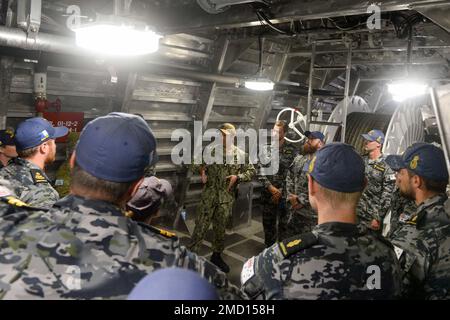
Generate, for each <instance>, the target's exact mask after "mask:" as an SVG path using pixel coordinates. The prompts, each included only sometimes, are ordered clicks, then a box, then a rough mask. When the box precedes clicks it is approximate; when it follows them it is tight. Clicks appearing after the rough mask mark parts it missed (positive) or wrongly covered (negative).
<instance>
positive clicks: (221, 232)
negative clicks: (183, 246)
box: [189, 198, 233, 253]
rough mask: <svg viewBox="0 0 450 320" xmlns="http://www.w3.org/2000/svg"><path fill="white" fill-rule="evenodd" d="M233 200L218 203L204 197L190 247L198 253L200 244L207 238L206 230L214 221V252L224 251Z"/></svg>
mask: <svg viewBox="0 0 450 320" xmlns="http://www.w3.org/2000/svg"><path fill="white" fill-rule="evenodd" d="M232 207H233V202H227V203H216V202H214V201H211V199H203V198H202V200H201V202H200V205H199V208H198V211H197V217H196V219H195V228H194V232H193V234H192V239H191V243H190V244H189V249H190V250H191V251H194V252H196V253H198V249H199V248H200V244H201V243H202V240H203V239H204V238H205V235H206V232H207V231H208V229H209V226H210V224H211V223H212V228H213V233H214V238H213V243H212V250H213V252H222V251H223V249H224V239H225V229H226V226H227V223H228V220H229V217H230V215H231V210H232Z"/></svg>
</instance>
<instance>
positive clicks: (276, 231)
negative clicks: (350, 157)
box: [258, 120, 298, 247]
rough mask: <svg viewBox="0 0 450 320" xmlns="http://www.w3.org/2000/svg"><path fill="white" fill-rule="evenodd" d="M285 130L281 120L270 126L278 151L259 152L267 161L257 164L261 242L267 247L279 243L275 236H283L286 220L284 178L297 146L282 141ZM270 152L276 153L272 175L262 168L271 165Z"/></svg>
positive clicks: (270, 147)
mask: <svg viewBox="0 0 450 320" xmlns="http://www.w3.org/2000/svg"><path fill="white" fill-rule="evenodd" d="M288 129H289V128H288V126H287V124H286V122H284V121H281V120H280V121H277V122H276V123H275V125H274V127H273V132H274V133H275V135H274V137H273V138H274V139H277V140H278V148H277V149H275V148H274V147H273V146H272V145H271V146H267V148H265V149H263V150H264V152H265V153H264V155H263V156H262V157H265V158H267V159H270V160H271V162H269V161H266V162H267V163H266V164H260V171H259V174H258V180H259V182H261V183H262V184H263V187H264V188H263V191H262V193H261V205H262V221H263V227H264V242H265V244H266V246H267V247H270V246H271V245H272V244H274V243H275V241H277V240H282V239H280V237H279V235H280V234H285V233H286V231H285V229H286V226H284V225H283V222H285V221H286V214H287V211H286V176H287V172H288V170H289V166H290V165H291V163H292V161H293V160H294V158H295V156H296V155H297V153H298V150H297V147H296V146H295V145H294V144H293V143H289V142H287V141H286V140H285V139H284V137H285V135H286V133H287V130H288ZM273 152H278V170H277V172H276V173H275V174H273V173H272V172H269V173H268V174H266V173H265V172H264V169H266V167H268V166H269V165H270V166H272V165H273V159H274V157H273V156H272V153H273ZM269 169H270V167H269Z"/></svg>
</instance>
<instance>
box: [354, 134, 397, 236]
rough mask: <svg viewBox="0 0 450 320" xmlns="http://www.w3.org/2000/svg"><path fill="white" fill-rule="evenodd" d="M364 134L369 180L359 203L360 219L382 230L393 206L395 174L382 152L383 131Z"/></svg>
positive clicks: (365, 160) (361, 221) (365, 223)
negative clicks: (383, 222) (385, 218)
mask: <svg viewBox="0 0 450 320" xmlns="http://www.w3.org/2000/svg"><path fill="white" fill-rule="evenodd" d="M362 136H363V138H364V140H365V145H364V149H365V151H366V155H365V156H364V163H365V167H366V177H367V180H368V181H367V187H366V189H365V190H364V192H363V194H362V196H361V200H360V201H359V204H358V220H359V223H361V224H364V225H365V226H366V227H368V228H371V229H373V230H378V231H380V232H381V230H382V226H381V223H382V221H383V219H384V217H385V215H386V214H387V212H388V210H389V208H390V206H391V202H390V201H391V198H392V193H393V191H394V188H395V174H394V172H393V171H392V170H391V169H390V168H389V166H387V165H386V162H385V159H386V157H385V156H384V155H383V154H382V153H381V148H382V147H383V143H384V134H383V132H381V131H380V130H376V129H374V130H371V131H369V132H368V133H367V134H363V135H362Z"/></svg>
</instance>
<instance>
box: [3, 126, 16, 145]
mask: <svg viewBox="0 0 450 320" xmlns="http://www.w3.org/2000/svg"><path fill="white" fill-rule="evenodd" d="M15 144H16V143H15V141H14V131H13V130H11V129H6V130H0V147H1V146H14V145H15Z"/></svg>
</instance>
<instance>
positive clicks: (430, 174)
mask: <svg viewBox="0 0 450 320" xmlns="http://www.w3.org/2000/svg"><path fill="white" fill-rule="evenodd" d="M386 163H387V164H388V165H389V166H390V167H391V168H392V170H394V171H399V170H400V169H408V170H410V171H412V172H414V173H415V174H417V175H418V176H421V177H424V178H426V179H430V180H434V181H448V170H447V165H446V162H445V156H444V152H443V151H442V149H441V148H439V147H437V146H435V145H433V144H431V143H424V142H419V143H414V144H413V145H411V146H409V147H408V148H407V149H406V151H405V152H404V153H403V155H401V156H399V155H390V156H387V157H386Z"/></svg>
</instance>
